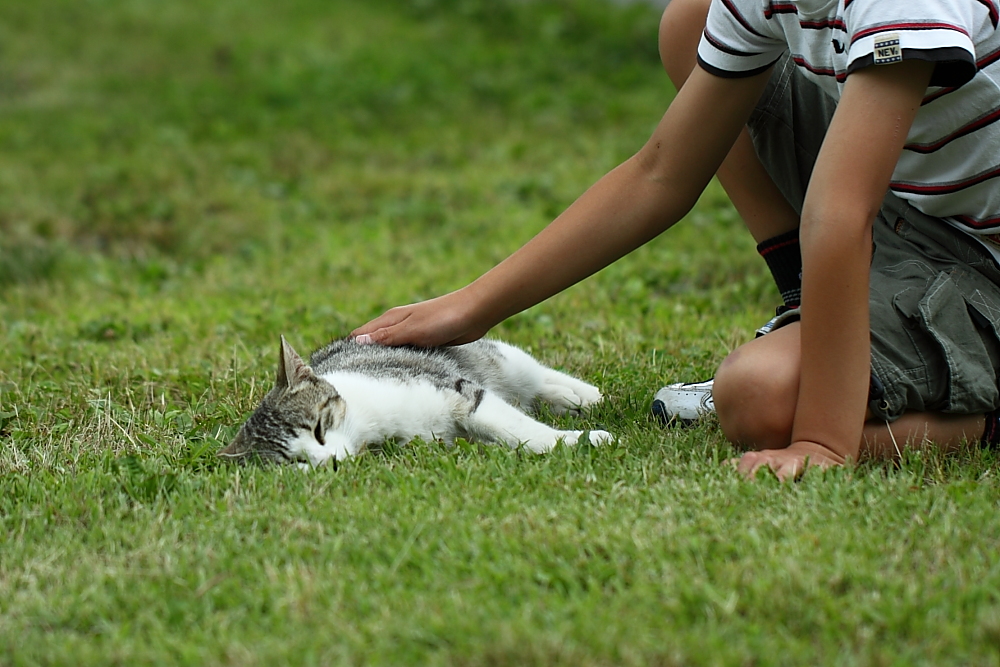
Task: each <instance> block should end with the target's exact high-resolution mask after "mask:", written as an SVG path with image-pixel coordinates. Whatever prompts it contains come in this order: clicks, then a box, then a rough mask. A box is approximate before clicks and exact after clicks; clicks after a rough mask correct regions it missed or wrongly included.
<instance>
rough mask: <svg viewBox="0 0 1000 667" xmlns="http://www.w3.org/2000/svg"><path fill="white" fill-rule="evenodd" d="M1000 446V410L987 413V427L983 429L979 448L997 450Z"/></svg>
mask: <svg viewBox="0 0 1000 667" xmlns="http://www.w3.org/2000/svg"><path fill="white" fill-rule="evenodd" d="M998 444H1000V410H994V411H993V412H987V413H986V426H985V428H983V437H982V438H980V439H979V446H980V447H983V448H984V449H996V448H997V445H998Z"/></svg>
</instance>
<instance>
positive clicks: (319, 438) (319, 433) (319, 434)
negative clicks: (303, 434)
mask: <svg viewBox="0 0 1000 667" xmlns="http://www.w3.org/2000/svg"><path fill="white" fill-rule="evenodd" d="M313 435H315V436H316V442H318V443H319V444H321V445H325V444H326V441H325V440H324V439H323V435H324V433H323V420H322V419H320V420H319V421H317V422H316V428H314V429H313Z"/></svg>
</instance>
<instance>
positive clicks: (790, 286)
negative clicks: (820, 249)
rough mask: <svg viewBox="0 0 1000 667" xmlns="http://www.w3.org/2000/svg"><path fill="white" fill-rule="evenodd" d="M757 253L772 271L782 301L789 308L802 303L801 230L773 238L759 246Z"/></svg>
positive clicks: (794, 230)
mask: <svg viewBox="0 0 1000 667" xmlns="http://www.w3.org/2000/svg"><path fill="white" fill-rule="evenodd" d="M757 252H759V253H760V256H761V257H763V258H764V261H765V262H767V268H769V269H771V275H772V276H774V282H775V283H776V284H777V285H778V291H779V292H781V299H782V301H784V302H785V305H786V306H788V307H789V308H795V307H796V306H798V305H799V304H800V303H801V302H802V253H801V251H800V250H799V230H798V229H797V228H796V229H793V230H792V231H790V232H785V233H784V234H779V235H778V236H772V237H771V238H769V239H766V240H764V241H762V242H761V243H759V244H758V245H757Z"/></svg>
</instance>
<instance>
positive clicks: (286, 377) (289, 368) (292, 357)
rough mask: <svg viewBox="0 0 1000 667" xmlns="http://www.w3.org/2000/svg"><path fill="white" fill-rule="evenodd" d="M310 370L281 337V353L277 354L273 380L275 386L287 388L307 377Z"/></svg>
mask: <svg viewBox="0 0 1000 667" xmlns="http://www.w3.org/2000/svg"><path fill="white" fill-rule="evenodd" d="M311 372H312V370H311V369H310V368H309V366H307V365H306V362H304V361H302V357H300V356H299V355H298V354H297V353H296V352H295V350H293V349H292V346H291V345H289V344H288V341H286V340H285V337H284V336H282V337H281V353H280V354H279V355H278V377H277V378H276V380H275V383H274V385H275V387H277V388H279V389H287V388H288V387H291V386H292V385H294V384H297V383H298V382H301V381H302V380H303V379H304V378H305V377H307V376H308V375H309V374H310V373H311Z"/></svg>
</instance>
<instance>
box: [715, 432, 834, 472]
mask: <svg viewBox="0 0 1000 667" xmlns="http://www.w3.org/2000/svg"><path fill="white" fill-rule="evenodd" d="M733 462H734V463H736V469H737V470H739V471H740V473H742V474H743V476H744V477H746V478H747V479H753V478H754V477H755V476H756V475H757V471H758V470H760V469H761V468H763V467H765V466H766V467H768V468H770V469H771V470H773V471H774V474H775V475H777V476H778V479H780V480H781V481H782V482H784V481H789V480H795V479H798V478H799V477H801V476H802V473H804V472H805V471H806V468H808V467H813V466H815V467H818V468H822V469H826V468H830V467H833V466H842V465H844V462H845V460H844V457H842V456H840V455H839V454H837V453H835V452H833V451H831V450H829V449H827V448H826V447H824V446H823V445H820V444H818V443H815V442H805V441H801V442H796V443H793V444H792V445H791V446H790V447H788V448H787V449H765V450H763V451H760V452H747V453H746V454H744V455H743V456H742V457H740V459H739V460H738V461H737V460H736V459H733Z"/></svg>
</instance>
